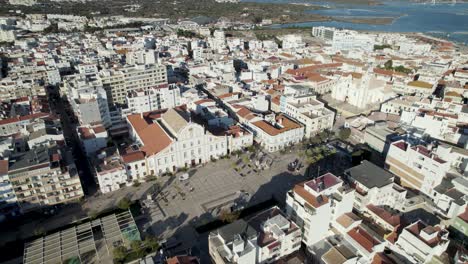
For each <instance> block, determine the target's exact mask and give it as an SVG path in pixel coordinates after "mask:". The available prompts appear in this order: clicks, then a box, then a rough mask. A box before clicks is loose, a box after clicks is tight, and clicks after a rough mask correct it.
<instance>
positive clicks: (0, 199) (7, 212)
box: [0, 160, 20, 222]
mask: <svg viewBox="0 0 468 264" xmlns="http://www.w3.org/2000/svg"><path fill="white" fill-rule="evenodd" d="M0 193H1V195H0V222H1V221H3V220H4V219H5V218H6V217H8V216H15V215H17V214H19V213H20V208H19V207H18V198H17V197H16V195H15V191H14V190H13V185H12V184H11V182H10V178H9V177H8V160H0Z"/></svg>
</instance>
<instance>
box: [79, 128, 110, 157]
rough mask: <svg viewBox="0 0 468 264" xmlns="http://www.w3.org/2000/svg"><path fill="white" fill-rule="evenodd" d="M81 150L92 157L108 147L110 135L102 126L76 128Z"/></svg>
mask: <svg viewBox="0 0 468 264" xmlns="http://www.w3.org/2000/svg"><path fill="white" fill-rule="evenodd" d="M76 131H77V134H78V137H79V139H80V143H81V148H82V149H83V151H84V153H85V154H86V156H88V157H91V156H92V155H94V154H96V152H97V151H99V150H101V149H102V148H105V147H106V146H107V141H108V139H109V135H108V134H107V131H106V129H105V128H104V127H103V126H102V124H93V125H86V126H80V127H77V128H76Z"/></svg>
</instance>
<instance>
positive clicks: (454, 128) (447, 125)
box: [401, 109, 468, 147]
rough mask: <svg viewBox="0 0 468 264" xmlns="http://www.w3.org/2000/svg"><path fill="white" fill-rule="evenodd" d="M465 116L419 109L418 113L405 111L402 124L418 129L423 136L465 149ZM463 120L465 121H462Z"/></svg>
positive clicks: (467, 137)
mask: <svg viewBox="0 0 468 264" xmlns="http://www.w3.org/2000/svg"><path fill="white" fill-rule="evenodd" d="M462 118H464V115H463V114H462V113H450V112H445V111H440V110H432V109H419V111H417V112H407V111H403V112H402V114H401V123H402V125H404V126H407V127H412V128H416V129H418V130H420V131H421V133H422V134H426V135H429V136H431V137H432V138H435V139H439V140H443V141H446V142H449V143H452V144H455V145H460V146H461V147H465V142H467V140H468V136H467V135H466V133H465V132H464V129H463V127H464V123H465V121H464V119H462ZM462 120H463V121H462Z"/></svg>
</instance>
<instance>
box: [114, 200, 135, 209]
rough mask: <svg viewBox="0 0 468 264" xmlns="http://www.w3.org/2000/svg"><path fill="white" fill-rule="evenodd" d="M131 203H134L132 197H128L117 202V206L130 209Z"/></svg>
mask: <svg viewBox="0 0 468 264" xmlns="http://www.w3.org/2000/svg"><path fill="white" fill-rule="evenodd" d="M130 205H132V201H130V199H128V198H127V197H124V198H122V199H120V201H119V202H118V203H117V207H119V208H120V209H122V210H128V209H129V208H130Z"/></svg>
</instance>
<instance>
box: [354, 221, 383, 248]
mask: <svg viewBox="0 0 468 264" xmlns="http://www.w3.org/2000/svg"><path fill="white" fill-rule="evenodd" d="M348 235H349V236H350V237H351V238H353V239H354V241H356V242H357V243H358V244H359V245H361V246H362V247H363V248H364V249H365V250H367V252H369V253H371V252H372V249H373V248H374V246H376V245H378V244H380V242H379V241H378V240H377V239H375V238H374V237H373V236H372V235H371V234H369V233H368V232H367V231H366V230H364V229H363V228H362V227H359V226H358V227H356V228H353V229H352V230H350V231H349V232H348Z"/></svg>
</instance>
